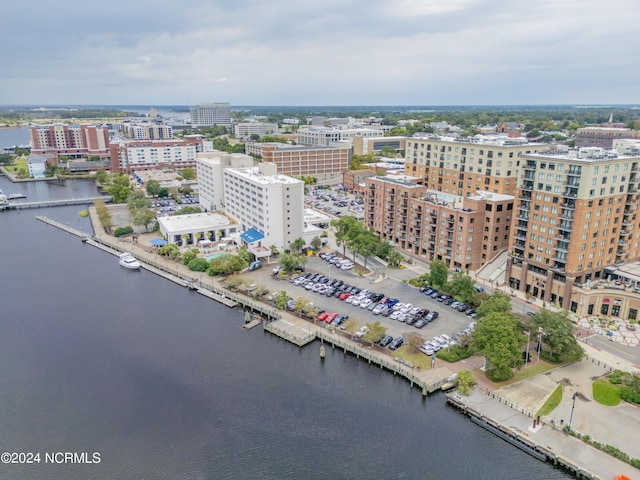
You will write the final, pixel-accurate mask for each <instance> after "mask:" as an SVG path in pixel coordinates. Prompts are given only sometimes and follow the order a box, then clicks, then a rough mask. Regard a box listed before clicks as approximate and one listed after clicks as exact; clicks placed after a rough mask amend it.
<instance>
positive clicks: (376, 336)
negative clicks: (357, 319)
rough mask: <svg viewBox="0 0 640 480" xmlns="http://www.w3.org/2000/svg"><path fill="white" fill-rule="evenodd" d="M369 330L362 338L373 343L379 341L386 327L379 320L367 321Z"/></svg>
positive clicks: (385, 331) (385, 332)
mask: <svg viewBox="0 0 640 480" xmlns="http://www.w3.org/2000/svg"><path fill="white" fill-rule="evenodd" d="M367 326H368V327H369V331H368V332H367V333H365V334H364V336H363V337H362V338H364V339H365V340H366V341H367V342H371V344H372V345H373V344H374V343H377V342H379V341H380V340H382V338H383V337H384V336H385V335H386V334H387V328H386V327H385V326H383V325H382V324H381V323H380V322H373V323H367Z"/></svg>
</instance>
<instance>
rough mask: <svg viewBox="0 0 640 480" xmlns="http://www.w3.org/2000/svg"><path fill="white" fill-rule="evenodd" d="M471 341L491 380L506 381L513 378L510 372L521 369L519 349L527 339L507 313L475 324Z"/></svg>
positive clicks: (495, 314) (520, 327)
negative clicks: (482, 356) (483, 360)
mask: <svg viewBox="0 0 640 480" xmlns="http://www.w3.org/2000/svg"><path fill="white" fill-rule="evenodd" d="M507 298H508V297H507ZM474 337H475V342H474V343H475V346H476V347H477V348H478V349H479V350H480V351H481V352H482V353H483V355H484V356H485V357H486V359H487V363H488V366H487V375H488V376H489V378H491V379H492V380H494V381H503V380H507V379H509V378H511V377H512V376H513V368H514V367H519V366H521V365H522V346H523V345H524V344H525V343H526V341H527V337H526V336H525V335H524V333H523V330H522V326H521V325H520V322H518V321H517V320H516V319H515V317H514V316H513V315H512V314H511V313H510V312H509V313H505V312H499V311H493V312H491V313H488V314H487V315H486V316H484V317H483V318H482V319H481V320H479V321H478V323H477V325H476V327H475V330H474Z"/></svg>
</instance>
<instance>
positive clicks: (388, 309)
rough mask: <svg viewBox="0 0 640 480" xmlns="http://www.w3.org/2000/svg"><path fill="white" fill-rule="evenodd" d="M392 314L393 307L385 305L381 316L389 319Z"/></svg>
mask: <svg viewBox="0 0 640 480" xmlns="http://www.w3.org/2000/svg"><path fill="white" fill-rule="evenodd" d="M392 313H393V310H392V309H391V307H390V306H389V305H385V306H384V307H383V308H382V310H380V315H382V316H383V317H388V316H389V315H391V314H392Z"/></svg>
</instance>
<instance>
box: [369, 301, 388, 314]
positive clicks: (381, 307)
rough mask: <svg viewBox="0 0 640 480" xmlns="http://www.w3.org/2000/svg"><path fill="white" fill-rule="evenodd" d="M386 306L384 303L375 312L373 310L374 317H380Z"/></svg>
mask: <svg viewBox="0 0 640 480" xmlns="http://www.w3.org/2000/svg"><path fill="white" fill-rule="evenodd" d="M384 308H385V305H384V304H382V303H378V304H377V305H376V306H375V308H374V309H373V310H371V313H373V314H374V315H380V314H381V313H382V310H384Z"/></svg>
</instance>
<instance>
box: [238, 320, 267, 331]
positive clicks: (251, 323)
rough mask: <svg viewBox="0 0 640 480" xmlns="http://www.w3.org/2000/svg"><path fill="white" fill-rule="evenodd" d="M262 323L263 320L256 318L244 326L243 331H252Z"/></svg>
mask: <svg viewBox="0 0 640 480" xmlns="http://www.w3.org/2000/svg"><path fill="white" fill-rule="evenodd" d="M261 323H262V319H261V318H256V319H255V320H251V321H250V322H249V323H245V324H244V325H243V326H242V329H243V330H250V329H252V328H253V327H257V326H258V325H260V324H261Z"/></svg>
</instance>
